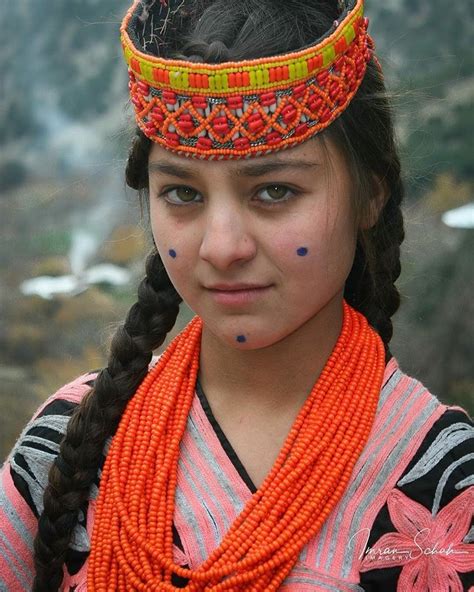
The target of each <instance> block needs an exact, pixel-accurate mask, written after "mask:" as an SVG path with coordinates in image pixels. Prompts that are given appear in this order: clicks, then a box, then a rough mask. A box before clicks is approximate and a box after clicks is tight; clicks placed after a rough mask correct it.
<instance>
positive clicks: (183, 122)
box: [178, 113, 196, 134]
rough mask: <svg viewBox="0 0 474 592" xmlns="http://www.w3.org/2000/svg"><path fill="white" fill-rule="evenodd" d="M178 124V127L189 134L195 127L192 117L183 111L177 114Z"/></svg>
mask: <svg viewBox="0 0 474 592" xmlns="http://www.w3.org/2000/svg"><path fill="white" fill-rule="evenodd" d="M178 126H179V129H180V130H181V131H182V132H184V133H186V134H190V133H192V132H193V131H194V130H195V129H196V126H195V125H194V122H193V118H192V117H191V115H190V114H189V113H183V114H182V115H180V116H179V119H178Z"/></svg>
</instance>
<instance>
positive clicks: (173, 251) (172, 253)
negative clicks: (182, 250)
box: [168, 249, 176, 259]
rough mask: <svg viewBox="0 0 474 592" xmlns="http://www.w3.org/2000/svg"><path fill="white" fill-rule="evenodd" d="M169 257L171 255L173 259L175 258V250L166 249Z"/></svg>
mask: <svg viewBox="0 0 474 592" xmlns="http://www.w3.org/2000/svg"><path fill="white" fill-rule="evenodd" d="M168 253H169V255H170V257H173V259H176V251H175V250H174V249H170V250H169V251H168Z"/></svg>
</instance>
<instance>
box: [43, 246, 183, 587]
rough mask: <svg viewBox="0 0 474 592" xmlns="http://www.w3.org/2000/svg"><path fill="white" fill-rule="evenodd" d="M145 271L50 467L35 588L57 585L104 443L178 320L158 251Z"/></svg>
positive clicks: (174, 296) (177, 301)
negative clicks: (135, 298) (104, 364)
mask: <svg viewBox="0 0 474 592" xmlns="http://www.w3.org/2000/svg"><path fill="white" fill-rule="evenodd" d="M146 273H147V275H146V277H145V279H144V280H143V281H142V282H141V283H140V286H139V288H138V301H137V302H136V303H135V304H134V305H133V306H132V307H131V309H130V311H129V312H128V315H127V318H126V320H125V323H124V324H123V326H121V327H120V328H119V329H118V330H117V332H116V333H115V335H114V337H113V340H112V344H111V350H110V357H109V361H108V366H107V367H106V368H104V369H103V370H102V371H101V372H100V373H99V375H98V376H97V378H96V380H95V383H94V387H93V388H92V390H91V391H90V392H89V393H88V395H87V396H86V397H84V399H83V401H82V402H81V404H80V405H79V406H78V407H77V408H76V410H75V412H74V414H73V416H72V417H71V420H70V421H69V424H68V429H67V433H66V436H65V438H64V440H63V442H62V444H61V448H60V453H59V457H58V458H59V460H56V462H55V463H54V464H53V465H52V467H51V470H50V473H49V484H48V486H47V488H46V490H45V493H44V511H43V513H42V515H41V517H40V519H39V523H38V534H37V536H36V539H35V542H34V549H35V567H36V579H35V582H34V586H33V592H40V591H41V592H46V591H47V592H52V591H55V590H58V589H59V586H60V584H61V582H62V579H63V568H62V565H63V562H64V559H65V555H66V552H67V549H68V546H69V543H70V541H71V536H72V532H73V529H74V527H75V524H76V522H77V514H78V511H79V509H80V508H81V507H82V506H83V504H84V503H85V502H86V500H87V497H88V493H89V489H90V487H91V485H92V483H93V481H94V479H95V478H96V475H97V471H98V467H99V463H100V460H101V455H102V452H103V448H104V445H105V442H106V440H107V438H109V436H111V435H113V434H114V433H115V431H116V429H117V426H118V423H119V421H120V418H121V416H122V413H123V411H124V408H125V406H126V404H127V402H128V401H129V399H130V398H131V397H132V395H133V394H134V393H135V391H136V389H137V387H138V385H139V384H140V382H141V381H142V380H143V378H144V376H145V375H146V373H147V370H148V365H149V363H150V360H151V357H152V353H153V350H154V349H156V348H158V347H159V346H160V345H161V344H162V343H163V341H164V339H165V337H166V335H167V333H168V332H169V331H170V330H171V329H172V327H173V326H174V324H175V322H176V317H177V314H178V311H179V304H180V302H181V298H180V297H179V295H178V294H177V292H176V291H175V289H174V287H173V286H172V284H171V282H170V280H169V278H168V275H167V274H166V271H165V269H164V266H163V263H162V261H161V259H160V257H159V255H158V253H157V252H156V251H153V252H152V253H151V254H150V255H149V257H148V259H147V263H146ZM59 467H61V468H59Z"/></svg>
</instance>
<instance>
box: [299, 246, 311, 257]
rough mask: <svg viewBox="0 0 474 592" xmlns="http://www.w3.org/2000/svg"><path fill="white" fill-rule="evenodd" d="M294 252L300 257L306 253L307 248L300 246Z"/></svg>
mask: <svg viewBox="0 0 474 592" xmlns="http://www.w3.org/2000/svg"><path fill="white" fill-rule="evenodd" d="M296 252H297V253H298V255H299V256H300V257H304V256H305V255H307V254H308V249H307V248H306V247H300V248H299V249H297V250H296Z"/></svg>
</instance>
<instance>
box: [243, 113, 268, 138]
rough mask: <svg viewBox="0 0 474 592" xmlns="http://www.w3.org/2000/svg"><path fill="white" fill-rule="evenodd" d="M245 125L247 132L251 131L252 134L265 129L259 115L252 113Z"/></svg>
mask: <svg viewBox="0 0 474 592" xmlns="http://www.w3.org/2000/svg"><path fill="white" fill-rule="evenodd" d="M247 125H248V128H249V130H250V131H252V132H253V133H257V132H260V131H262V129H263V128H264V127H265V123H264V121H263V119H262V116H261V115H260V113H253V114H252V115H251V116H250V117H249V118H248V119H247Z"/></svg>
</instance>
